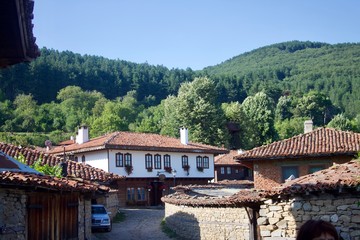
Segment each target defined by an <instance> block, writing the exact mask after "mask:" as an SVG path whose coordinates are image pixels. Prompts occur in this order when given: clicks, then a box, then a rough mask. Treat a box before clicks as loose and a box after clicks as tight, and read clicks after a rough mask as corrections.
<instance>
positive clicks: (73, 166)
mask: <svg viewBox="0 0 360 240" xmlns="http://www.w3.org/2000/svg"><path fill="white" fill-rule="evenodd" d="M0 151H2V152H4V153H5V154H7V155H9V156H11V157H14V158H17V157H19V156H20V155H23V156H24V157H25V160H26V164H27V165H32V164H33V163H34V162H35V161H36V160H38V159H39V158H41V159H42V164H48V165H49V166H55V165H58V164H59V163H60V162H61V161H62V158H60V157H57V156H54V155H51V154H46V153H44V152H41V151H37V150H34V149H31V148H20V147H17V146H14V145H11V144H6V143H0ZM67 164H68V176H74V177H76V178H82V179H85V180H92V181H99V182H109V181H112V180H115V179H120V178H124V177H123V176H119V175H116V174H113V173H108V172H105V171H103V170H101V169H98V168H94V167H92V166H90V165H84V164H82V163H77V162H74V161H70V160H68V161H67Z"/></svg>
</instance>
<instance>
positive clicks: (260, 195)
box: [162, 160, 360, 207]
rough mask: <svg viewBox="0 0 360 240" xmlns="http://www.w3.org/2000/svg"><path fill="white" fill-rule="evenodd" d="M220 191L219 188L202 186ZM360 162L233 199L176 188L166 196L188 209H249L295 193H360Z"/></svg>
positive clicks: (252, 190)
mask: <svg viewBox="0 0 360 240" xmlns="http://www.w3.org/2000/svg"><path fill="white" fill-rule="evenodd" d="M202 187H203V188H206V187H209V188H216V186H207V185H204V186H202ZM359 187H360V163H359V160H353V161H350V162H348V163H345V164H337V165H334V166H332V167H330V168H328V169H325V170H322V171H318V172H316V173H314V174H309V175H305V176H302V177H299V178H297V179H294V180H292V181H289V182H287V183H284V184H283V185H281V187H279V188H278V189H276V190H260V189H241V190H240V191H239V192H237V193H236V194H234V195H232V196H230V197H214V196H208V195H203V194H199V193H196V192H194V191H193V188H194V186H181V187H176V188H175V189H176V190H177V192H176V193H174V194H171V195H167V196H166V197H163V198H162V200H163V201H164V202H166V203H171V204H175V205H188V206H227V207H231V206H248V205H252V204H258V203H260V202H263V201H264V200H266V199H269V198H272V197H285V196H287V195H292V194H301V195H302V194H304V193H307V192H309V193H311V192H323V191H333V190H337V191H339V190H342V189H355V190H356V191H358V190H359Z"/></svg>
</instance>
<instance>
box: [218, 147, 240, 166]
mask: <svg viewBox="0 0 360 240" xmlns="http://www.w3.org/2000/svg"><path fill="white" fill-rule="evenodd" d="M237 155H239V151H238V150H231V151H230V152H229V153H228V154H221V155H218V156H216V157H215V159H214V164H215V165H242V164H241V163H239V162H237V161H235V159H234V157H235V156H237Z"/></svg>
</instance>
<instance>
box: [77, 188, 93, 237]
mask: <svg viewBox="0 0 360 240" xmlns="http://www.w3.org/2000/svg"><path fill="white" fill-rule="evenodd" d="M78 219H79V234H78V239H79V240H86V239H91V199H90V198H89V199H87V198H84V197H83V196H82V195H81V196H80V198H79V206H78Z"/></svg>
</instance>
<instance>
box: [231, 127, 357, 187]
mask: <svg viewBox="0 0 360 240" xmlns="http://www.w3.org/2000/svg"><path fill="white" fill-rule="evenodd" d="M359 151H360V134H359V133H354V132H347V131H340V130H336V129H332V128H323V127H322V128H318V129H315V130H313V131H309V132H307V133H304V134H300V135H297V136H294V137H292V138H289V139H285V140H282V141H278V142H274V143H271V144H268V145H264V146H261V147H257V148H254V149H251V150H249V151H245V152H243V153H241V154H239V155H237V156H235V159H236V161H238V162H240V163H242V164H244V165H246V166H248V167H249V168H251V169H253V172H254V186H255V188H258V189H271V188H273V187H277V186H279V185H280V184H281V183H284V182H285V180H286V179H288V178H297V177H300V176H304V175H307V174H309V173H314V172H316V171H319V170H322V169H326V168H328V167H330V166H332V165H333V164H334V163H338V164H339V163H345V162H349V161H350V160H351V159H353V158H354V156H356V155H357V153H358V152H359Z"/></svg>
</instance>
